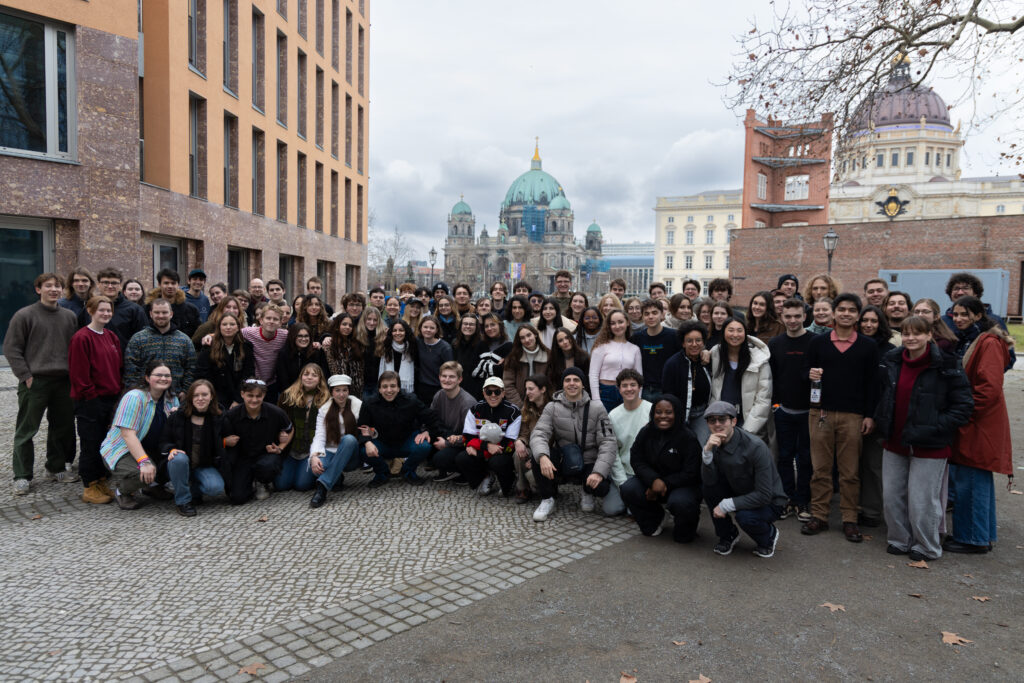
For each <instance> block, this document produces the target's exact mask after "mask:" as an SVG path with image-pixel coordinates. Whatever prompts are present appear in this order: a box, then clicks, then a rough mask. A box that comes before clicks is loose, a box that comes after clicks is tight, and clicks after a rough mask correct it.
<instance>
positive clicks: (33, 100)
mask: <svg viewBox="0 0 1024 683" xmlns="http://www.w3.org/2000/svg"><path fill="white" fill-rule="evenodd" d="M43 34H44V28H43V25H42V24H41V23H39V22H35V21H28V20H27V19H22V18H20V17H13V16H11V15H9V14H0V147H11V148H14V149H23V150H28V151H32V152H44V153H45V152H46V151H47V149H46V54H45V48H44V38H43Z"/></svg>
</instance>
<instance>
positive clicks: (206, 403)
mask: <svg viewBox="0 0 1024 683" xmlns="http://www.w3.org/2000/svg"><path fill="white" fill-rule="evenodd" d="M222 424H223V423H222V422H221V411H220V406H219V405H218V404H217V394H216V393H215V392H214V390H213V384H211V383H210V382H208V381H207V380H205V379H197V380H196V381H194V382H192V386H190V387H189V388H188V391H187V392H185V405H184V406H183V407H182V409H181V410H178V411H175V412H174V413H172V414H171V416H170V417H169V418H167V424H166V425H165V426H164V434H163V447H162V448H161V451H162V452H163V453H166V454H167V475H168V476H169V477H170V479H171V484H173V485H174V504H175V505H176V506H177V508H178V514H179V515H181V516H182V517H195V516H196V507H195V505H193V501H194V500H196V499H201V498H202V496H208V497H212V496H222V495H224V478H223V477H222V476H221V473H220V470H219V467H220V465H221V464H223V462H224V437H223V436H222V434H221V431H222Z"/></svg>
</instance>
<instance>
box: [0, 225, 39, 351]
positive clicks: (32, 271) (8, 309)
mask: <svg viewBox="0 0 1024 683" xmlns="http://www.w3.org/2000/svg"><path fill="white" fill-rule="evenodd" d="M45 270H46V263H45V261H44V258H43V231H42V230H21V229H17V228H13V229H12V228H0V271H3V274H4V281H3V283H0V291H2V292H3V293H4V296H2V297H0V340H2V339H3V338H4V335H5V334H7V324H8V323H9V322H10V321H11V316H13V315H14V313H15V312H16V311H17V310H18V309H19V308H21V307H22V306H28V305H29V304H30V303H32V302H34V301H38V300H39V297H38V296H37V295H36V292H35V289H33V287H32V281H33V280H35V278H36V275H39V273H42V272H45Z"/></svg>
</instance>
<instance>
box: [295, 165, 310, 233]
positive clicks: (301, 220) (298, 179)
mask: <svg viewBox="0 0 1024 683" xmlns="http://www.w3.org/2000/svg"><path fill="white" fill-rule="evenodd" d="M295 174H296V175H295V208H296V216H295V225H298V226H299V227H303V228H304V227H306V202H307V201H308V197H307V193H306V155H305V154H303V153H302V152H299V156H298V162H297V163H296V165H295Z"/></svg>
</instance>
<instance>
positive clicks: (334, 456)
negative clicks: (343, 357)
mask: <svg viewBox="0 0 1024 683" xmlns="http://www.w3.org/2000/svg"><path fill="white" fill-rule="evenodd" d="M327 386H328V387H329V388H330V390H331V400H330V401H328V402H327V403H325V404H323V405H322V406H320V410H319V411H318V412H317V415H316V432H315V433H314V434H313V441H312V442H311V443H310V445H309V469H310V471H311V472H312V473H313V476H315V477H316V483H315V484H314V490H313V497H312V498H311V499H310V501H309V507H311V508H318V507H320V506H321V505H323V504H324V503H325V502H327V492H328V491H330V490H331V489H333V488H334V485H335V484H336V483H338V481H341V480H344V479H345V474H344V473H345V471H346V470H354V469H355V468H356V467H357V466H358V464H359V459H358V458H357V457H356V458H354V456H356V455H357V454H358V453H359V441H358V439H357V438H356V436H355V435H356V434H358V433H359V431H358V430H357V429H356V424H357V423H358V420H359V413H360V409H361V408H362V406H363V402H362V401H360V400H359V399H358V398H355V397H354V396H349V389H350V388H351V387H352V378H351V377H349V376H348V375H331V376H330V377H328V378H327Z"/></svg>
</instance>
